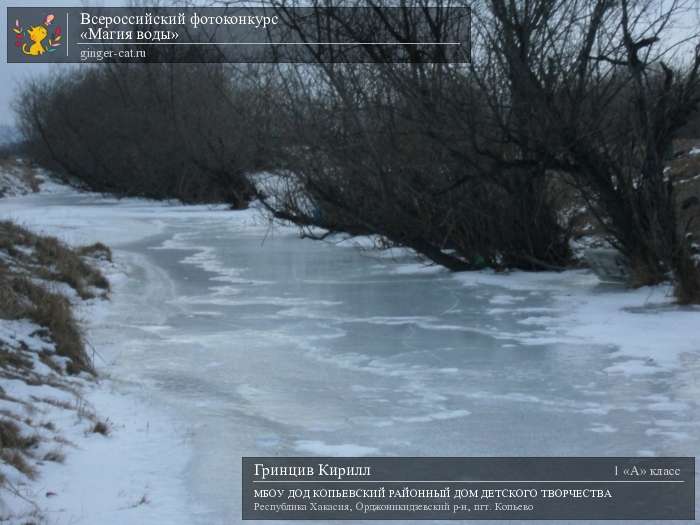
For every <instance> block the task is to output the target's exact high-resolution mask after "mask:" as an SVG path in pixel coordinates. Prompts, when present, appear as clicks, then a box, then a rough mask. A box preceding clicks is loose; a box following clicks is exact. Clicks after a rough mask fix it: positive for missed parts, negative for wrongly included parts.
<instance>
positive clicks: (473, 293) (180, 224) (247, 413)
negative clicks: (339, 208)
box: [3, 193, 700, 524]
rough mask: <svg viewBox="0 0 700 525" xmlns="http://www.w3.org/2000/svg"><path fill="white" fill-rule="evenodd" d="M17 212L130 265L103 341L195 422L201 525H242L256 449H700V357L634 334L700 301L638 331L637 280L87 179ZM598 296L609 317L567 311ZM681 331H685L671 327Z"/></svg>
mask: <svg viewBox="0 0 700 525" xmlns="http://www.w3.org/2000/svg"><path fill="white" fill-rule="evenodd" d="M3 210H4V213H3V215H4V216H10V217H13V218H16V219H18V220H20V221H21V222H25V223H28V224H30V225H31V224H32V223H35V224H37V225H39V226H42V227H43V228H45V229H47V230H48V231H50V232H51V233H58V234H59V235H61V236H63V237H64V238H67V239H68V240H69V241H83V240H103V241H104V242H107V243H111V244H112V245H113V247H114V248H115V255H116V259H117V260H118V261H119V263H120V264H122V265H123V266H124V268H125V269H126V273H127V275H128V279H124V280H123V281H121V282H120V283H118V284H117V286H116V288H115V292H114V294H113V298H112V301H111V305H110V306H109V308H108V309H107V312H106V314H105V315H104V316H103V318H102V319H101V320H100V321H99V322H96V323H94V326H92V328H91V331H90V339H91V342H92V343H93V345H95V347H96V348H97V349H99V352H100V354H101V355H102V357H103V358H104V360H105V362H103V363H101V362H100V361H98V364H100V363H101V366H102V368H103V369H104V370H105V371H106V372H107V373H109V374H110V375H112V376H113V377H114V378H115V380H117V381H118V382H119V383H120V384H121V385H122V388H123V389H124V390H125V391H127V392H129V393H131V394H134V395H137V396H139V397H140V398H142V399H145V400H147V402H148V403H150V404H152V405H154V406H157V407H161V408H162V409H163V410H164V411H167V412H168V413H170V414H173V417H174V418H176V419H177V420H178V422H179V423H178V424H179V428H182V429H185V433H186V439H187V441H188V443H189V444H190V445H191V449H192V451H193V452H192V454H193V455H192V457H191V458H190V460H189V461H188V463H187V467H186V468H185V471H184V472H174V473H172V475H173V476H181V477H182V478H183V480H184V482H185V483H186V485H187V487H188V492H189V498H190V501H189V502H188V503H187V505H188V507H189V508H190V509H191V518H190V520H189V522H190V523H202V524H228V523H235V522H238V521H239V519H240V466H241V456H285V455H302V456H303V455H331V456H334V455H340V456H342V455H348V456H352V455H402V456H452V455H454V456H519V455H526V456H579V455H585V456H595V455H601V456H637V455H695V454H696V453H697V451H698V450H700V446H699V445H700V432H698V426H699V421H700V418H699V417H698V416H699V415H700V409H699V408H698V407H699V404H698V392H699V387H698V378H699V377H700V361H699V360H698V354H697V352H692V351H690V352H686V351H680V350H678V351H675V352H674V353H673V356H674V357H673V359H674V360H676V361H678V362H682V365H683V366H682V368H679V367H677V366H675V367H674V366H671V365H673V364H674V363H671V364H670V365H669V363H666V362H664V360H663V359H661V358H659V356H658V355H657V354H652V356H650V357H648V358H647V357H644V355H642V354H643V353H642V354H640V352H635V351H634V350H635V349H634V348H631V349H630V352H628V353H627V354H626V353H624V352H620V351H619V350H620V348H619V345H617V343H618V341H619V337H620V336H622V337H629V338H631V339H633V338H635V337H638V336H640V335H641V336H642V338H643V339H645V340H646V342H645V343H644V344H656V345H659V344H663V341H668V344H669V345H674V344H676V339H674V337H678V338H679V339H678V340H679V341H680V340H681V339H680V337H681V336H683V337H684V338H685V339H687V338H691V342H690V345H691V349H692V345H693V344H696V343H697V340H698V336H699V335H700V334H698V332H699V331H700V328H697V327H700V322H698V323H697V325H696V332H695V333H692V332H688V328H687V327H688V326H693V324H692V322H691V321H690V320H689V319H688V316H695V320H700V315H699V314H698V312H697V311H692V310H689V311H684V312H670V313H669V312H668V309H669V307H668V306H665V304H666V303H663V304H662V305H661V306H659V305H658V304H656V303H654V301H653V300H651V301H646V300H645V299H644V298H643V297H642V299H641V300H642V301H643V303H644V304H647V306H643V307H634V306H632V307H630V308H628V309H627V310H626V311H625V312H624V316H622V314H620V319H621V320H622V321H626V320H627V319H628V317H629V316H633V317H632V320H633V321H634V320H635V319H637V318H639V317H645V318H647V319H649V321H648V322H647V321H646V320H644V319H643V320H642V322H639V323H636V324H635V322H631V324H630V325H629V326H631V327H637V326H641V327H644V326H650V327H651V331H650V332H649V333H650V334H651V335H649V336H648V337H647V336H645V335H644V334H638V333H629V334H625V330H629V327H628V326H627V325H624V324H622V325H618V324H617V321H616V320H615V319H616V318H615V315H616V314H615V312H616V310H615V309H614V308H615V306H616V305H617V304H618V302H619V296H620V295H622V294H624V293H623V292H620V291H617V290H615V289H610V288H605V287H602V286H600V285H598V284H597V283H596V279H595V278H594V277H593V276H591V275H590V274H588V273H587V272H569V273H567V274H565V275H561V274H539V275H537V276H526V275H523V274H516V275H512V276H498V275H491V274H487V273H483V274H472V275H469V276H466V277H455V276H452V275H450V274H449V273H447V272H442V271H435V269H433V268H425V267H422V266H421V265H420V264H416V263H415V261H414V260H409V259H407V258H406V255H405V254H401V253H398V254H397V257H398V258H396V257H395V258H392V257H387V256H386V255H387V254H385V253H384V254H382V253H379V252H376V251H366V250H360V249H358V248H356V247H355V248H353V247H351V246H348V244H349V243H347V242H346V243H343V244H344V245H343V246H337V245H334V244H333V243H328V242H316V241H311V240H301V239H300V238H299V237H298V235H297V233H296V231H295V230H293V229H287V228H275V229H273V230H269V228H268V225H267V224H266V223H265V222H264V221H263V220H262V219H261V218H260V217H258V215H257V213H256V212H253V211H246V212H227V211H221V210H208V209H206V208H203V207H196V208H186V207H175V206H161V205H152V204H148V203H144V202H139V201H125V202H121V203H119V202H117V201H114V200H105V199H101V198H98V197H95V196H90V195H77V194H73V193H57V194H54V195H51V194H47V195H39V196H32V197H26V198H20V199H11V200H9V201H8V203H7V204H6V205H5V207H4V209H3ZM646 293H648V292H646ZM598 300H599V301H600V307H599V309H600V310H601V312H600V321H597V322H598V323H599V324H598V325H596V324H591V326H589V327H588V329H587V331H586V330H585V329H584V328H585V327H583V328H582V325H579V326H577V327H571V330H569V329H568V328H567V327H566V326H565V325H564V323H563V322H562V317H563V316H567V315H572V312H573V311H574V310H575V309H576V308H578V306H579V304H580V303H582V302H583V303H585V304H589V305H590V304H591V303H593V304H597V303H596V301H598ZM637 300H639V296H638V295H634V297H633V298H632V299H630V301H632V302H634V301H637ZM649 303H651V306H648V304H649ZM659 304H660V303H659ZM606 308H610V315H608V314H606V312H605V309H606ZM656 310H658V312H657V311H656ZM596 311H597V307H593V308H592V311H591V312H588V310H585V311H584V312H583V313H582V314H581V317H580V319H581V323H584V324H585V322H589V323H593V321H591V319H596V318H595V317H594V316H595V315H596ZM586 312H588V313H586ZM650 312H655V313H650ZM671 314H677V315H676V317H673V318H672V320H671V321H669V322H670V325H669V322H666V321H664V322H663V323H661V324H660V325H658V326H657V325H656V324H655V323H656V318H657V317H659V318H661V319H666V317H667V316H669V315H671ZM634 316H636V317H634ZM665 316H666V317H665ZM572 319H574V320H575V319H577V318H575V317H574V318H572ZM675 319H677V321H675ZM674 323H675V324H674ZM668 326H672V327H674V326H676V327H677V328H678V330H679V331H681V333H680V334H679V333H675V334H673V335H672V334H671V333H670V332H669V333H668V334H667V335H668V337H666V335H664V334H660V333H658V330H667V329H668ZM574 328H575V329H578V330H579V332H575V331H574ZM619 331H622V334H620V333H619ZM572 332H573V333H572ZM588 334H589V335H590V337H589V335H588ZM608 334H609V335H608ZM650 337H651V338H653V337H656V338H657V339H656V342H654V341H651V340H650V339H649V338H650ZM693 338H694V339H693ZM608 339H609V341H608ZM685 339H684V340H685ZM633 344H635V343H633ZM639 344H642V342H640V343H639ZM678 344H679V345H680V344H681V343H678ZM695 348H696V349H698V348H700V347H697V346H696V347H695ZM662 350H663V349H662ZM675 364H676V365H677V364H678V363H675ZM666 365H669V366H666Z"/></svg>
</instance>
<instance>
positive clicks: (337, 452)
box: [294, 439, 379, 457]
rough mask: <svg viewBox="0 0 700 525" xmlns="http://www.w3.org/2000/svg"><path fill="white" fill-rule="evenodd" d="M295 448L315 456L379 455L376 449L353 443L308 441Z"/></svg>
mask: <svg viewBox="0 0 700 525" xmlns="http://www.w3.org/2000/svg"><path fill="white" fill-rule="evenodd" d="M294 448H295V449H296V450H298V451H299V452H303V453H305V454H312V455H314V456H333V457H359V456H374V455H378V454H379V449H378V448H375V447H366V446H363V445H354V444H351V443H344V444H340V445H330V444H328V443H324V442H323V441H316V440H306V439H302V440H299V441H297V442H296V443H295V445H294Z"/></svg>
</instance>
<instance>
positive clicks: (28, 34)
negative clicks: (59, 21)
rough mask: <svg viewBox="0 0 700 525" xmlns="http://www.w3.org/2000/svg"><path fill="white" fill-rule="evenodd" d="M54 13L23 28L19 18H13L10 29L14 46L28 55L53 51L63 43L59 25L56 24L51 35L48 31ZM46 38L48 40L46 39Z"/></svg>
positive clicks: (39, 54) (38, 54)
mask: <svg viewBox="0 0 700 525" xmlns="http://www.w3.org/2000/svg"><path fill="white" fill-rule="evenodd" d="M54 18H56V17H55V16H54V15H46V18H45V19H44V21H43V22H42V23H41V24H39V25H37V26H29V27H28V28H27V29H23V28H22V25H21V24H20V22H19V19H17V20H15V26H14V27H13V28H12V31H14V33H15V47H19V48H21V51H22V53H23V54H25V55H28V56H41V55H43V54H44V53H53V52H55V51H56V49H58V48H59V47H60V46H61V44H62V43H63V42H62V41H61V39H62V38H63V36H62V33H61V26H58V25H57V26H56V28H55V29H54V30H53V32H52V33H51V35H50V36H49V31H50V28H49V26H51V23H52V22H53V20H54ZM47 39H48V40H47Z"/></svg>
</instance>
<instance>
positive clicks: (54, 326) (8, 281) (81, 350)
mask: <svg viewBox="0 0 700 525" xmlns="http://www.w3.org/2000/svg"><path fill="white" fill-rule="evenodd" d="M4 273H5V275H4V276H3V275H2V274H3V272H0V317H3V318H5V319H30V320H31V321H34V322H35V323H36V324H38V325H40V326H43V327H45V328H46V329H47V330H48V332H49V335H50V337H51V339H52V340H53V342H54V343H55V345H56V353H57V354H58V355H60V356H64V357H67V358H69V359H70V363H69V364H68V365H67V367H66V371H67V372H68V373H70V374H75V373H79V372H81V371H87V372H90V373H94V370H93V367H92V363H91V362H90V358H89V357H88V355H87V353H86V351H85V344H84V341H83V334H82V332H81V330H80V327H79V326H78V323H77V322H76V320H75V318H74V317H73V310H72V307H71V304H70V302H69V301H68V299H66V298H65V297H64V296H62V295H59V294H56V293H52V292H49V291H48V290H46V288H44V287H43V286H41V285H38V284H35V283H33V282H32V281H30V280H29V279H28V278H27V277H19V276H8V273H7V272H4Z"/></svg>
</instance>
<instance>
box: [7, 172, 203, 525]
mask: <svg viewBox="0 0 700 525" xmlns="http://www.w3.org/2000/svg"><path fill="white" fill-rule="evenodd" d="M47 186H49V187H48V188H47V189H48V190H49V191H50V192H52V193H58V194H64V195H65V194H71V195H75V196H76V197H78V194H75V193H74V192H73V191H72V190H70V189H68V188H65V187H62V186H60V185H56V184H52V183H49V184H47ZM28 198H29V199H31V198H32V197H28ZM140 204H141V205H143V203H140ZM133 205H134V203H132V206H133ZM165 207H167V205H165ZM17 210H22V214H23V219H24V220H23V221H22V222H23V223H24V224H28V223H31V224H32V225H33V226H34V227H37V226H38V227H39V229H40V230H43V231H44V232H46V231H47V230H51V231H53V232H56V233H59V235H60V234H62V233H63V234H65V233H66V232H67V231H69V232H70V235H61V236H62V237H64V238H65V237H68V238H70V239H73V240H75V239H92V240H93V241H96V240H98V239H99V238H104V237H99V232H97V233H96V232H94V231H92V232H91V231H90V230H91V227H92V226H93V222H92V221H90V220H89V219H87V217H85V216H83V221H82V222H81V221H79V220H77V219H76V218H75V217H74V218H73V220H72V221H63V220H62V219H61V216H65V215H64V213H60V214H58V215H54V216H51V214H50V213H44V211H45V210H41V211H40V208H38V207H36V206H35V205H32V204H31V202H27V201H26V200H24V199H23V198H18V199H2V200H0V214H1V215H2V216H3V218H8V217H12V218H15V219H16V218H17V214H16V213H15V212H16V211H17ZM3 224H5V225H7V228H6V229H4V230H3V232H4V234H3V235H2V239H3V242H2V243H0V244H2V246H0V271H2V275H3V278H4V279H5V280H4V281H3V282H4V283H5V284H7V286H13V287H15V288H17V287H18V286H20V288H19V290H20V291H23V290H25V289H28V290H29V292H30V293H33V294H41V295H40V297H38V300H39V301H40V302H41V303H42V304H43V303H44V302H45V300H49V299H51V301H49V302H51V303H52V304H53V303H56V304H59V305H68V304H70V305H71V306H72V310H73V311H74V312H76V316H77V317H78V318H79V319H80V324H81V328H82V329H84V330H85V333H86V340H87V341H88V345H89V350H90V353H92V352H94V353H93V354H92V357H93V359H94V360H95V364H96V368H97V371H98V376H97V377H94V376H93V375H91V373H90V372H89V371H83V370H81V371H79V373H77V374H76V373H75V370H76V369H77V367H76V363H75V362H74V360H73V359H72V358H71V356H70V355H67V354H66V351H65V348H64V347H65V346H66V344H67V343H66V341H62V340H61V339H60V338H59V339H56V335H55V334H54V332H53V329H54V328H56V327H54V326H51V324H50V323H49V326H44V325H43V322H40V321H37V320H35V318H36V319H39V320H41V319H47V320H49V321H51V319H53V320H54V321H55V320H56V315H55V314H54V313H51V311H47V312H46V315H45V316H44V315H43V313H42V312H39V313H40V314H41V315H38V314H37V315H34V317H33V318H31V319H30V318H25V317H23V315H20V314H21V311H20V312H19V313H18V314H17V317H18V318H17V319H15V318H4V319H0V453H1V454H2V464H0V521H2V522H3V523H5V522H8V523H17V524H20V523H21V524H25V523H51V524H64V523H65V524H69V523H70V524H74V523H86V524H93V523H100V524H110V523H114V524H117V523H125V522H133V523H189V520H188V519H187V518H186V517H185V516H186V515H187V512H186V509H185V507H186V505H187V502H188V496H187V491H186V489H185V488H184V481H183V477H184V476H183V472H184V470H185V468H186V466H187V463H188V461H189V458H190V452H189V446H188V444H187V437H186V429H184V428H178V427H177V426H176V424H175V423H174V421H173V419H172V418H171V417H169V416H168V415H167V414H166V413H165V412H164V411H162V410H160V409H159V408H157V407H154V406H152V405H151V404H149V403H148V401H147V400H144V399H140V398H137V397H136V396H134V395H128V394H125V388H124V387H123V385H122V383H121V382H120V380H119V379H118V378H114V379H111V378H109V377H108V374H106V373H105V371H104V365H105V364H106V362H105V361H104V359H105V357H104V356H103V353H102V348H101V347H100V345H97V347H92V345H90V344H89V342H90V341H91V339H92V338H91V332H92V329H93V328H94V327H95V326H96V325H97V324H99V323H100V322H101V320H102V319H104V318H105V316H106V315H107V313H108V311H109V308H110V305H109V302H108V301H107V300H106V299H105V298H104V293H103V290H101V289H99V288H96V286H95V285H96V284H100V285H101V286H105V285H104V284H101V283H100V281H99V279H98V276H99V277H101V274H99V273H97V272H93V270H91V269H90V268H88V266H81V264H82V263H81V261H80V258H81V256H80V254H81V253H83V252H82V251H80V250H77V251H70V250H68V249H66V248H64V247H62V246H61V245H60V243H59V244H56V243H55V241H53V240H51V239H46V238H44V237H36V236H33V235H32V234H30V233H29V232H26V231H24V230H22V229H21V228H17V227H15V226H12V225H11V224H10V223H3ZM109 227H110V228H113V227H114V225H111V226H109ZM66 228H68V230H66ZM115 229H118V227H117V228H115ZM6 230H7V231H6ZM149 231H150V230H149V229H147V228H141V229H139V230H137V231H136V232H130V233H129V232H127V233H126V235H124V234H122V235H123V236H122V237H121V238H122V239H123V238H124V236H130V238H136V237H137V236H138V235H143V234H148V232H149ZM10 233H11V234H12V235H13V236H14V238H10ZM5 234H7V235H5ZM25 241H26V242H25ZM91 252H92V253H90V255H92V256H93V258H92V259H91V262H90V265H93V266H98V267H99V268H100V270H101V273H102V274H104V275H105V276H106V278H107V279H108V281H109V283H111V285H112V287H115V288H117V290H118V288H119V286H120V284H123V283H124V282H125V281H126V275H127V274H128V272H129V271H130V268H129V267H128V266H127V265H125V264H124V262H123V261H122V260H120V259H119V258H117V261H116V262H115V263H112V262H110V261H109V260H108V258H109V257H108V252H104V251H103V250H102V248H100V247H99V246H98V247H97V251H96V252H95V251H93V250H91ZM97 252H100V253H97ZM85 253H87V252H85ZM105 253H106V254H107V255H106V256H105V255H104V254H105ZM95 255H97V258H95V257H94V256H95ZM69 256H70V259H69V260H68V259H67V257H69ZM49 259H50V260H49ZM86 260H87V259H86ZM8 276H9V277H8ZM8 279H9V280H8ZM13 282H14V283H15V284H11V283H13ZM17 283H19V284H17ZM5 284H3V286H5ZM27 287H30V288H27ZM2 291H3V293H2V294H0V298H1V299H2V301H3V303H2V306H3V309H4V310H3V311H5V310H8V308H6V306H7V305H8V304H9V303H8V295H7V293H5V292H6V291H7V292H8V293H9V291H10V290H9V289H8V290H5V289H4V288H3V290H2ZM117 293H118V291H117ZM20 302H21V301H20ZM13 304H14V303H13ZM27 308H32V307H31V305H29V306H27ZM37 308H39V306H38V307H37ZM39 310H41V308H39ZM42 316H43V317H42ZM47 316H48V317H47ZM3 317H7V316H5V315H4V316H3ZM75 345H77V343H74V346H75ZM71 370H72V371H73V372H72V373H70V374H69V373H67V371H71Z"/></svg>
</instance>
